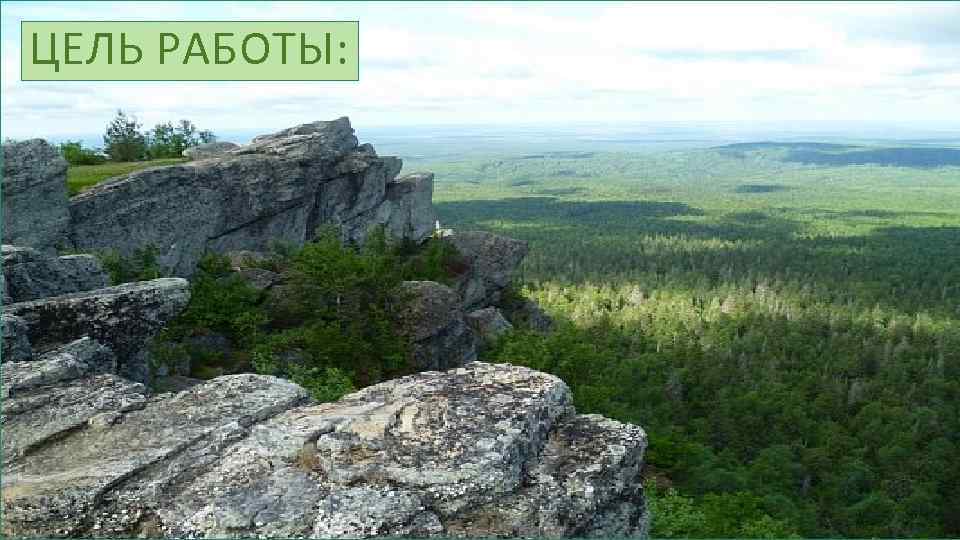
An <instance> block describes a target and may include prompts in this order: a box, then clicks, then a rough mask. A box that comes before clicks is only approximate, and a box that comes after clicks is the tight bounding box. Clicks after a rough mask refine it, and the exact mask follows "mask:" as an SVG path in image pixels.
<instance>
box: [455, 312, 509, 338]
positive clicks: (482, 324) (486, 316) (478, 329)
mask: <svg viewBox="0 0 960 540" xmlns="http://www.w3.org/2000/svg"><path fill="white" fill-rule="evenodd" d="M466 321H467V324H468V325H470V328H472V329H473V331H474V332H475V333H476V334H477V336H478V337H479V338H480V339H481V340H483V342H484V343H485V344H488V345H489V344H493V343H495V342H496V341H497V339H499V338H500V336H502V335H504V334H506V333H507V332H509V331H510V330H513V325H512V324H510V321H508V320H507V319H506V318H505V317H504V316H503V313H500V310H499V309H497V308H495V307H493V306H491V307H485V308H483V309H477V310H474V311H471V312H470V313H467V315H466Z"/></svg>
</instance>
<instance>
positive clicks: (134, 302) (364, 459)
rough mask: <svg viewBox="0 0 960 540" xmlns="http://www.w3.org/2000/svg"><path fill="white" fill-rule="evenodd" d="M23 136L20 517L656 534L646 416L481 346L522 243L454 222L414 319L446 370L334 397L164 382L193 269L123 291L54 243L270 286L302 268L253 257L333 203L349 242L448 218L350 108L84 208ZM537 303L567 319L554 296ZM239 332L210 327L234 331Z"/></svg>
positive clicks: (139, 179)
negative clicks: (162, 360) (160, 374)
mask: <svg viewBox="0 0 960 540" xmlns="http://www.w3.org/2000/svg"><path fill="white" fill-rule="evenodd" d="M28 151H33V152H35V154H29V152H28ZM8 153H9V154H10V155H11V156H12V158H11V160H10V161H9V162H8V163H7V164H5V173H6V175H7V176H8V177H9V180H8V178H5V180H4V188H3V189H4V193H3V194H4V196H5V199H4V208H3V210H4V219H5V225H6V220H7V219H12V220H13V221H15V222H16V223H14V226H13V227H11V228H10V229H7V228H6V227H5V229H4V239H5V241H6V240H7V239H8V238H14V239H18V240H22V241H23V242H25V244H26V245H29V246H30V248H26V247H15V246H7V245H4V247H3V272H2V274H0V276H2V277H3V278H4V279H3V294H4V306H3V312H2V330H3V349H2V357H0V360H2V361H3V368H2V390H0V397H2V398H3V418H2V422H3V447H4V448H3V450H4V452H3V476H2V504H3V509H2V510H3V511H2V516H3V523H2V533H3V534H4V535H7V536H32V537H50V536H53V537H64V536H73V537H76V536H85V537H86V536H96V537H131V536H141V537H153V536H156V537H167V538H183V537H254V536H258V537H315V538H362V537H387V536H415V537H422V536H432V535H442V536H454V535H456V536H471V537H490V536H525V537H530V536H578V537H583V536H604V537H611V536H616V537H626V536H644V535H645V534H646V530H647V522H648V516H647V511H646V506H645V502H644V499H643V492H642V487H641V483H640V469H641V467H642V464H643V453H644V449H645V447H646V436H645V434H644V432H643V430H642V429H640V428H639V427H637V426H632V425H626V424H621V423H618V422H615V421H612V420H608V419H605V418H602V417H599V416H593V415H578V414H576V412H575V411H574V409H573V407H572V403H571V394H570V391H569V389H568V388H567V387H566V385H565V384H564V383H563V382H562V381H560V380H559V379H557V378H556V377H553V376H550V375H547V374H544V373H539V372H536V371H532V370H529V369H526V368H521V367H514V366H510V365H490V364H483V363H478V362H474V361H473V360H475V359H476V347H477V344H478V342H480V341H481V340H486V341H491V340H494V339H496V338H497V337H498V336H500V335H501V334H502V333H503V332H507V331H509V330H510V327H511V326H510V323H509V322H507V321H506V319H505V318H504V317H503V314H502V313H501V312H500V311H499V310H498V309H497V308H496V307H495V305H496V304H498V303H500V302H501V300H502V297H503V296H504V295H503V292H504V290H505V289H506V287H508V286H509V284H510V282H511V281H512V279H513V275H514V272H515V271H516V269H517V267H518V266H519V264H520V262H521V260H522V258H523V256H524V254H525V253H526V245H525V244H523V243H522V242H517V241H515V240H512V239H509V238H505V237H502V236H498V235H492V234H489V233H479V232H454V233H453V234H451V235H445V238H444V240H443V241H448V242H451V243H452V244H453V245H454V246H455V247H456V248H457V249H458V251H459V252H460V254H461V255H462V259H463V261H462V262H463V265H462V268H461V270H462V271H461V272H460V273H459V274H458V275H457V277H456V279H454V280H453V282H452V287H447V286H445V285H442V284H439V283H434V282H426V281H415V282H405V283H404V284H403V286H402V288H401V289H402V290H401V291H399V292H398V296H399V297H401V298H402V299H403V300H404V302H403V303H402V305H403V307H402V309H399V310H398V311H397V317H398V324H400V325H401V329H402V333H403V334H404V335H406V336H407V337H408V338H409V339H410V340H411V343H412V344H413V352H414V356H415V360H416V362H417V365H418V366H419V368H420V369H423V370H428V371H425V372H422V373H418V374H416V375H411V376H408V377H404V378H401V379H397V380H392V381H387V382H384V383H381V384H378V385H375V386H371V387H368V388H366V389H364V390H362V391H360V392H356V393H354V394H351V395H348V396H346V397H344V398H343V399H341V400H340V401H337V402H334V403H325V404H322V405H315V404H313V403H311V401H310V398H309V397H308V393H307V392H306V391H305V390H304V389H303V388H301V387H299V386H297V385H295V384H293V383H291V382H289V381H285V380H281V379H278V378H275V377H269V376H260V375H252V374H241V375H229V376H224V377H218V378H215V379H212V380H209V381H204V382H199V381H196V380H184V381H180V382H179V383H178V384H175V385H170V386H176V387H178V391H176V392H172V391H171V392H167V393H156V394H153V395H151V394H150V393H149V391H148V390H147V386H146V385H145V384H143V383H147V382H149V375H150V371H151V369H150V366H149V365H148V363H147V356H146V354H145V351H146V350H147V346H148V343H149V342H150V340H151V339H152V337H153V336H154V335H156V333H157V332H159V331H160V330H161V328H162V327H163V326H164V325H165V324H166V323H167V322H168V321H169V320H170V319H171V318H173V317H175V316H176V315H177V314H178V313H179V312H180V311H181V310H182V309H183V308H184V307H185V305H186V304H187V301H188V299H189V283H188V282H187V281H186V280H184V279H180V278H163V279H157V280H152V281H146V282H139V283H130V284H125V285H120V286H115V287H107V286H106V281H107V278H106V276H105V274H104V272H103V269H102V268H101V267H100V265H99V264H98V263H97V261H96V259H94V258H93V257H90V256H88V255H67V256H61V257H57V256H56V255H55V254H53V248H55V247H62V246H63V245H64V242H66V245H68V246H70V245H72V246H74V247H75V248H80V249H83V250H117V251H119V252H120V253H121V254H125V255H129V254H131V253H132V252H133V251H134V250H135V249H138V248H142V247H145V246H148V245H152V246H153V247H154V248H156V249H157V250H158V252H159V254H160V263H161V264H162V265H163V266H164V268H165V269H166V270H168V271H169V272H171V273H172V274H174V275H182V276H189V275H190V274H191V273H192V272H193V270H194V267H195V265H196V263H197V260H198V259H199V257H200V256H201V255H202V254H203V253H204V252H207V251H220V252H232V253H231V264H232V266H234V268H235V269H236V270H237V271H238V272H239V273H240V274H241V275H242V276H243V277H244V278H245V279H247V280H248V281H249V282H251V283H253V284H254V285H255V286H256V287H257V288H258V289H260V290H263V291H266V294H267V295H268V296H269V295H270V294H274V293H275V292H277V290H278V289H281V288H282V287H283V286H284V285H283V275H281V274H279V273H275V272H272V271H269V270H265V269H263V268H258V267H257V266H256V265H251V264H248V262H249V261H250V260H251V259H256V258H257V257H260V256H262V254H259V253H258V251H264V250H266V249H267V248H268V247H269V244H270V243H271V242H274V241H278V240H279V241H284V242H287V243H292V244H295V245H298V244H302V243H304V242H305V241H308V240H309V239H310V238H311V235H312V233H313V231H314V230H315V229H316V227H317V226H318V225H320V224H325V223H326V224H332V225H335V226H337V227H339V230H340V231H341V233H342V236H343V238H344V240H347V241H356V242H360V241H362V240H363V239H364V236H365V235H366V233H367V231H368V230H369V229H370V227H372V226H373V225H376V224H380V225H384V226H385V227H386V229H387V231H388V232H389V233H390V234H391V235H392V236H394V237H407V238H410V239H413V240H414V241H420V240H422V239H424V238H426V237H427V236H429V235H430V234H431V232H432V229H433V223H434V213H433V207H432V203H431V194H432V186H433V176H432V175H430V174H428V173H423V174H414V175H408V176H405V177H401V178H396V175H397V173H398V172H399V170H400V161H399V160H397V159H396V158H385V157H379V156H377V155H376V153H375V152H374V150H373V148H372V147H371V146H369V145H358V143H357V140H356V138H355V137H354V136H353V130H352V128H351V127H350V124H349V122H348V121H347V120H346V119H340V120H336V121H333V122H315V123H313V124H305V125H302V126H296V127H294V128H290V129H287V130H283V131H281V132H278V133H275V134H273V135H268V136H263V137H258V138H256V139H254V140H253V142H252V143H251V144H250V145H247V146H243V147H239V148H230V147H227V146H218V147H215V148H214V147H210V148H204V149H200V150H198V151H197V152H196V153H195V154H194V155H193V158H194V161H192V162H190V163H188V164H184V165H175V166H169V167H163V168H156V169H148V170H144V171H141V172H138V173H134V174H132V175H129V176H127V177H124V178H119V179H116V180H114V181H111V182H108V183H105V184H103V185H101V186H98V187H96V188H94V189H92V190H91V191H89V192H86V193H84V194H81V195H80V196H78V197H75V198H74V199H73V200H72V201H71V202H70V204H69V213H68V212H67V205H66V199H65V191H64V193H63V197H61V196H60V195H61V193H60V191H58V189H63V184H64V178H63V170H62V169H63V168H62V166H61V165H62V164H61V163H60V161H61V160H59V158H58V157H57V156H56V155H55V154H52V153H51V151H50V147H49V146H48V145H45V143H42V141H28V142H27V143H20V144H18V145H12V146H9V148H8V146H5V147H4V156H5V157H7V155H8ZM54 184H58V185H59V188H56V189H55V186H54ZM8 192H9V193H10V194H11V197H10V199H9V200H7V199H6V196H7V195H8ZM25 193H26V194H28V195H29V196H28V197H24V194H25ZM38 194H53V195H55V196H53V195H51V197H49V198H48V199H47V200H44V201H39V200H34V199H35V198H39V197H40V195H38ZM68 214H69V222H68V221H67V220H66V219H65V218H64V216H66V215H68ZM43 220H46V221H44V222H43V226H39V225H36V224H37V223H39V222H40V221H43ZM31 224H34V226H33V227H31ZM11 231H12V232H11ZM8 233H10V234H8ZM237 250H245V251H237ZM510 297H511V298H514V297H513V296H512V295H511V296H510ZM514 300H515V298H514ZM514 311H516V313H520V312H523V313H526V312H529V316H528V317H525V318H524V320H527V319H529V320H530V321H533V320H535V319H536V320H538V321H540V322H542V323H543V324H540V323H538V326H541V327H543V328H546V327H547V326H548V322H549V321H548V320H547V319H545V318H544V316H543V314H542V312H541V311H539V308H537V307H536V306H535V305H532V304H529V303H527V304H523V305H522V306H520V307H519V308H517V309H516V310H514ZM516 313H511V318H512V319H513V320H515V321H516V320H517V319H516V318H514V315H516ZM543 321H546V322H543ZM215 337H216V336H207V338H208V341H210V343H209V346H211V347H214V348H221V349H222V348H224V347H229V343H226V344H224V343H222V342H218V341H217V340H216V339H211V338H215ZM443 369H446V370H447V371H443V372H441V371H435V370H443ZM181 379H183V378H182V377H181ZM181 383H182V384H181Z"/></svg>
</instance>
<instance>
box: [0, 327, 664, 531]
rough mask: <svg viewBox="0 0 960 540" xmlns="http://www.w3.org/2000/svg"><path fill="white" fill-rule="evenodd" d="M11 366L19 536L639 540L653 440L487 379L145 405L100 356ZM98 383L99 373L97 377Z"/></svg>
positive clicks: (269, 389)
mask: <svg viewBox="0 0 960 540" xmlns="http://www.w3.org/2000/svg"><path fill="white" fill-rule="evenodd" d="M72 347H73V351H58V352H55V353H53V354H52V355H48V356H45V357H43V358H38V359H36V360H34V361H32V362H19V363H13V364H8V365H5V369H4V379H3V395H4V396H5V397H6V399H5V401H4V415H5V430H4V442H5V445H6V452H5V458H6V461H5V463H4V471H3V472H4V474H3V481H2V482H3V483H2V487H3V505H4V508H3V510H4V522H3V533H4V534H6V535H10V536H44V537H50V536H98V537H131V536H139V535H145V536H163V537H169V538H184V537H201V536H202V537H233V536H241V537H254V536H259V537H283V538H290V537H314V538H365V537H376V536H383V537H387V536H428V535H445V536H447V535H465V536H477V537H489V536H591V535H604V536H634V535H642V534H644V533H645V530H646V526H647V513H646V510H645V506H644V501H643V497H642V491H641V488H640V483H639V473H640V467H641V465H642V462H643V461H642V460H643V452H644V448H645V446H646V437H645V434H644V433H643V431H642V430H641V429H640V428H638V427H636V426H630V425H626V424H621V423H618V422H614V421H611V420H607V419H604V418H601V417H598V416H592V415H577V414H575V412H574V410H573V408H572V406H571V402H570V400H571V398H570V392H569V390H568V389H567V387H566V385H564V384H563V382H562V381H560V380H559V379H557V378H555V377H552V376H549V375H546V374H543V373H538V372H535V371H532V370H529V369H526V368H520V367H514V366H509V365H490V364H481V363H472V364H468V365H466V366H464V367H461V368H457V369H453V370H450V371H447V372H425V373H420V374H417V375H412V376H409V377H404V378H402V379H397V380H392V381H388V382H385V383H382V384H378V385H376V386H372V387H369V388H366V389H364V390H362V391H360V392H357V393H355V394H351V395H348V396H346V397H344V398H343V399H342V400H340V401H338V402H335V403H326V404H322V405H310V404H309V403H308V398H307V394H306V392H305V391H304V390H303V389H301V388H300V387H298V386H296V385H294V384H292V383H289V382H286V381H283V380H280V379H276V378H273V377H267V376H258V375H232V376H226V377H219V378H217V379H214V380H211V381H208V382H205V383H203V384H201V385H198V386H194V387H193V388H190V389H189V390H186V391H183V392H180V393H177V394H160V395H156V396H152V397H151V396H148V395H146V393H145V392H144V388H143V386H142V385H138V384H132V383H129V382H126V381H125V380H123V379H121V378H119V377H117V376H116V375H112V374H109V373H103V372H102V371H101V370H102V369H103V368H102V366H103V365H104V364H103V362H102V360H91V359H96V358H97V357H98V356H100V357H102V356H104V355H106V354H108V352H107V351H106V350H105V349H101V350H97V348H96V346H94V345H93V344H92V343H86V344H83V343H81V344H77V345H73V346H72ZM97 366H101V367H97Z"/></svg>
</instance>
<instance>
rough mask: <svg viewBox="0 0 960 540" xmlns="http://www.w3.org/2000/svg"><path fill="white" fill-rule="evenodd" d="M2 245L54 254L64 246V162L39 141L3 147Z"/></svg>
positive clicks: (66, 215)
mask: <svg viewBox="0 0 960 540" xmlns="http://www.w3.org/2000/svg"><path fill="white" fill-rule="evenodd" d="M2 199H3V243H4V244H18V245H26V246H32V247H34V248H36V249H40V250H43V251H46V252H50V253H52V252H54V251H55V250H56V249H57V248H59V247H61V246H64V245H66V243H67V231H68V228H69V224H70V214H69V213H68V211H67V162H66V161H64V159H63V157H61V156H60V152H59V151H58V150H57V149H56V148H55V147H54V146H51V145H49V144H47V142H46V141H44V140H42V139H31V140H27V141H20V142H12V143H5V144H4V145H3V197H2Z"/></svg>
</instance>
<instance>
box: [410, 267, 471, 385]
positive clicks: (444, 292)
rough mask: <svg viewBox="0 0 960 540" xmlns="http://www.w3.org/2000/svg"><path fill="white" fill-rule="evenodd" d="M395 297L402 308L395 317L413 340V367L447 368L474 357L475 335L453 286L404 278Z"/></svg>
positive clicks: (426, 368) (420, 368)
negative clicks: (468, 324)
mask: <svg viewBox="0 0 960 540" xmlns="http://www.w3.org/2000/svg"><path fill="white" fill-rule="evenodd" d="M398 301H399V303H400V305H401V306H402V308H400V309H399V310H398V311H397V313H396V318H397V321H398V323H399V328H400V331H401V333H402V334H403V335H404V336H406V337H407V338H408V339H409V340H410V341H411V343H412V344H413V358H414V364H415V366H416V368H417V369H419V370H432V369H449V368H451V367H457V366H461V365H463V364H465V363H467V362H472V361H474V360H476V359H477V350H476V338H475V336H474V334H473V331H472V330H471V329H470V327H469V326H467V324H466V322H465V321H464V316H463V310H462V309H461V308H460V297H459V296H457V293H456V292H454V291H453V289H451V288H450V287H447V286H445V285H441V284H439V283H436V282H433V281H405V282H403V283H402V284H401V287H400V292H399V293H398Z"/></svg>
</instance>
